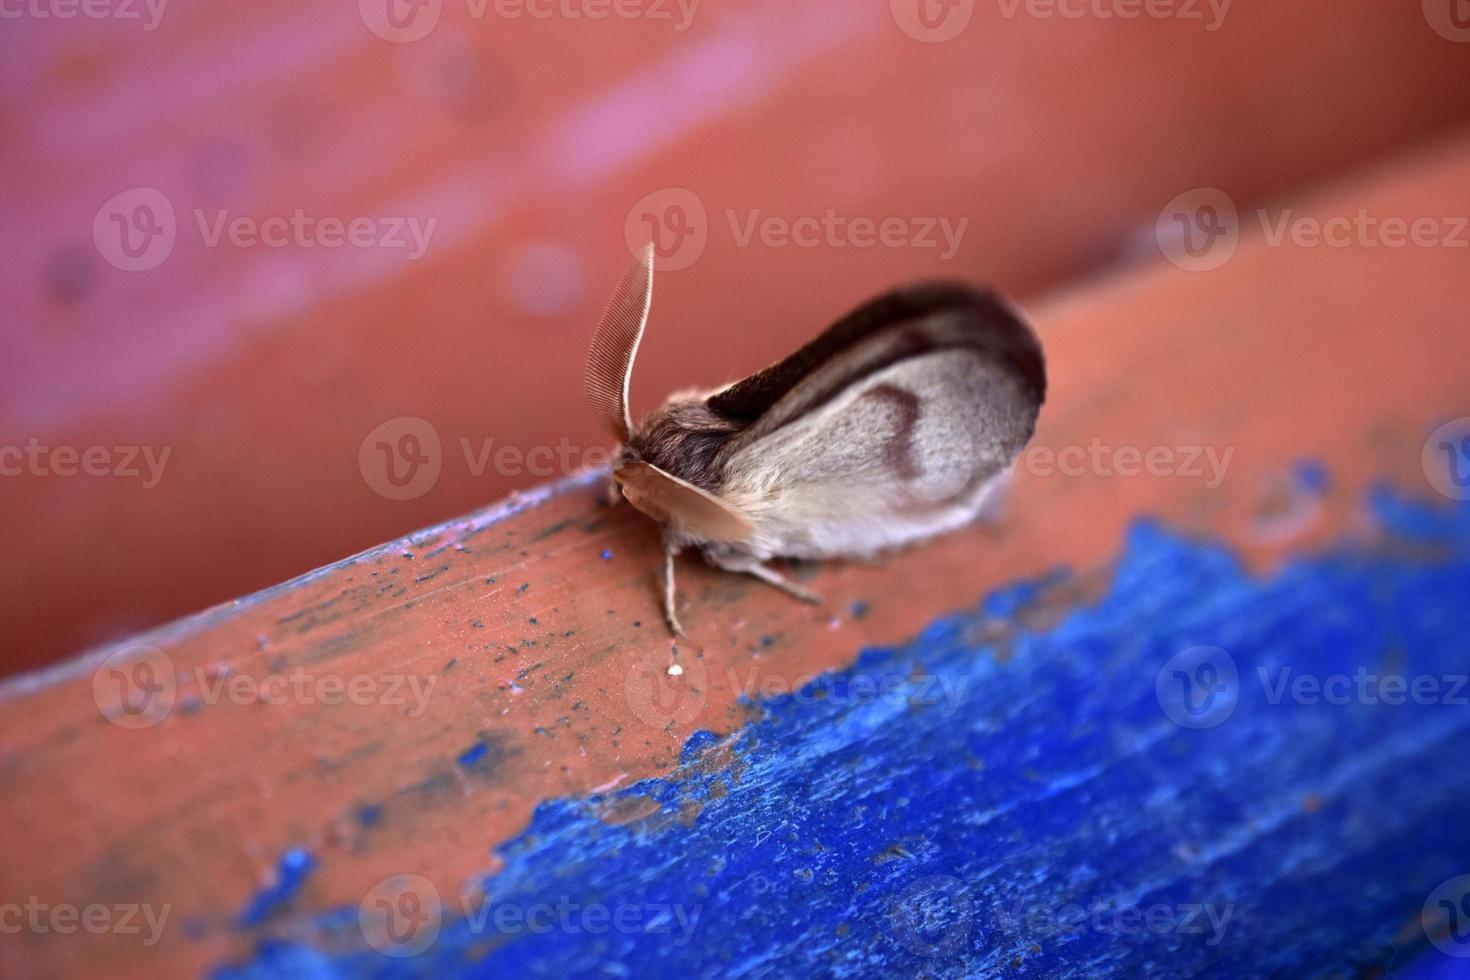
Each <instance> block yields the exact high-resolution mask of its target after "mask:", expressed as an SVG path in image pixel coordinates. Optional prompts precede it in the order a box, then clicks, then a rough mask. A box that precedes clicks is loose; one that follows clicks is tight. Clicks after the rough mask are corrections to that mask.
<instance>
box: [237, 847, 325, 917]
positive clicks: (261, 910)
mask: <svg viewBox="0 0 1470 980" xmlns="http://www.w3.org/2000/svg"><path fill="white" fill-rule="evenodd" d="M315 867H316V859H315V858H313V857H312V856H311V853H310V852H309V851H307V850H305V849H304V848H300V847H293V848H292V849H291V850H289V851H287V852H286V853H285V854H282V855H281V862H280V864H279V865H278V866H277V868H276V880H275V881H273V882H272V883H271V884H269V885H266V886H265V887H264V888H262V889H260V891H258V892H256V893H255V896H254V897H253V898H251V899H250V904H249V905H247V906H246V907H245V911H244V912H242V913H241V914H240V925H242V926H247V927H249V926H258V925H260V924H261V923H263V922H265V921H266V920H267V919H269V918H270V917H271V916H273V915H275V914H276V913H277V912H278V911H280V909H281V908H282V907H283V906H285V905H287V904H289V903H290V902H291V900H292V899H294V898H295V897H296V895H297V894H298V893H299V892H300V891H301V886H302V885H304V884H306V879H307V877H308V876H309V875H310V874H311V872H312V869H314V868H315Z"/></svg>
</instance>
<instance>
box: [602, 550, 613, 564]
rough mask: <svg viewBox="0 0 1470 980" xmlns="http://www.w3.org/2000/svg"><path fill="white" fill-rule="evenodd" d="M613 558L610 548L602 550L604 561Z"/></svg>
mask: <svg viewBox="0 0 1470 980" xmlns="http://www.w3.org/2000/svg"><path fill="white" fill-rule="evenodd" d="M611 557H612V550H611V549H609V548H603V549H602V560H603V561H607V560H608V559H609V558H611Z"/></svg>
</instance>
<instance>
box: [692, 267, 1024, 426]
mask: <svg viewBox="0 0 1470 980" xmlns="http://www.w3.org/2000/svg"><path fill="white" fill-rule="evenodd" d="M943 314H948V315H949V316H951V317H953V318H954V321H955V322H958V323H963V324H966V325H968V326H970V327H971V328H972V329H971V330H968V331H966V342H965V346H971V347H974V348H975V349H977V350H980V351H982V352H984V353H986V354H989V355H990V356H992V357H994V358H996V359H997V360H998V361H1000V362H1002V363H1004V364H1006V365H1008V366H1009V367H1010V368H1011V369H1012V370H1013V371H1014V372H1015V373H1016V375H1017V376H1018V377H1020V378H1021V379H1022V381H1023V382H1024V383H1025V384H1026V386H1027V388H1028V389H1029V390H1030V392H1031V394H1032V395H1033V396H1034V398H1035V400H1036V404H1037V405H1038V406H1039V405H1040V404H1041V403H1042V402H1043V401H1044V400H1045V398H1046V364H1045V361H1044V359H1043V358H1042V353H1041V345H1040V344H1039V343H1038V342H1037V339H1036V335H1035V334H1034V333H1032V332H1031V328H1030V327H1028V326H1027V325H1026V324H1025V323H1024V322H1023V321H1022V320H1021V319H1020V318H1019V317H1018V316H1016V314H1015V313H1013V312H1012V311H1011V310H1010V308H1009V307H1007V306H1006V305H1005V304H1004V303H1003V302H1001V301H1000V300H999V299H997V298H996V297H995V296H993V295H991V294H990V293H983V292H980V291H978V290H975V289H972V288H971V287H969V286H965V285H961V284H958V283H929V284H925V285H919V286H913V287H909V288H907V289H899V290H895V291H893V292H891V293H888V294H886V295H884V296H880V297H879V298H877V299H875V300H873V301H872V302H869V303H866V304H864V305H863V306H861V307H859V308H858V309H856V310H854V311H853V312H852V313H850V314H848V315H847V316H845V317H843V318H842V319H841V320H839V321H838V322H837V323H835V324H833V325H832V326H831V327H829V328H828V329H827V330H826V331H824V332H823V333H822V334H821V335H820V336H819V337H817V338H816V339H815V340H813V341H811V342H810V343H809V344H807V345H806V346H804V347H802V348H801V349H800V350H798V351H796V353H794V354H792V355H790V356H789V357H787V358H785V359H784V360H782V361H779V362H777V363H776V364H773V365H771V366H770V367H768V368H766V369H764V370H762V371H758V372H756V373H755V374H753V375H751V376H750V377H748V378H746V379H745V380H743V381H739V382H736V383H735V384H733V385H731V386H730V387H729V388H726V389H725V390H724V391H721V392H719V393H718V394H715V395H713V396H711V398H710V399H709V401H708V404H709V407H710V409H711V410H712V411H713V412H715V413H716V414H717V415H720V416H722V417H723V418H727V419H730V420H731V421H734V422H741V423H746V424H748V423H751V422H754V421H755V420H756V419H758V418H760V417H761V415H763V414H764V413H765V412H766V411H767V410H768V409H770V407H771V406H772V405H774V404H775V403H776V402H777V401H778V400H780V398H781V397H782V396H784V395H785V394H786V393H787V392H789V391H791V389H792V388H794V387H796V385H797V384H798V383H799V382H800V381H801V380H802V379H803V378H805V377H806V376H807V375H809V374H810V373H811V372H812V371H813V370H814V369H816V368H817V367H819V366H820V365H822V364H824V363H826V362H827V361H829V360H831V359H832V358H834V357H837V356H839V355H841V354H842V353H843V352H844V351H846V350H848V349H849V348H852V347H853V346H855V345H857V344H858V343H861V342H862V341H864V340H866V339H868V338H869V337H872V336H874V335H875V334H878V333H881V332H883V331H885V330H902V327H903V325H904V324H906V323H913V324H917V323H918V322H920V321H922V320H925V319H928V318H930V317H933V316H937V315H943ZM940 346H950V345H948V344H946V345H939V344H936V343H934V342H933V340H932V339H931V338H929V337H928V336H926V335H925V334H924V332H923V331H922V330H919V329H915V330H913V331H908V332H902V333H898V334H896V335H895V338H894V343H893V344H892V345H891V347H889V348H888V349H886V350H885V351H884V353H883V356H882V358H881V359H880V360H878V361H875V362H873V363H869V364H863V365H854V369H855V375H854V377H850V378H849V379H848V381H852V380H855V379H856V377H859V376H863V375H867V374H870V373H872V372H873V371H875V370H880V369H881V368H884V367H887V366H888V365H889V364H893V363H896V362H897V361H900V360H903V359H905V358H908V357H912V356H914V355H916V354H922V353H926V352H928V351H930V350H935V349H938V348H939V347H940Z"/></svg>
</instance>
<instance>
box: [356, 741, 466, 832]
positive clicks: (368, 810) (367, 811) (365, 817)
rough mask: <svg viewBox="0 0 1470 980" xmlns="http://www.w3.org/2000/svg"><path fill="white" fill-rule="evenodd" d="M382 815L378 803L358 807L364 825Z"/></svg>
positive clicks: (360, 821) (373, 823) (375, 823)
mask: <svg viewBox="0 0 1470 980" xmlns="http://www.w3.org/2000/svg"><path fill="white" fill-rule="evenodd" d="M482 748H483V746H482ZM382 816H383V808H382V807H381V806H378V805H377V804H376V803H364V804H363V805H362V806H360V807H358V808H357V822H358V823H359V824H360V825H362V826H364V827H373V826H376V825H377V822H378V821H379V820H380V819H382Z"/></svg>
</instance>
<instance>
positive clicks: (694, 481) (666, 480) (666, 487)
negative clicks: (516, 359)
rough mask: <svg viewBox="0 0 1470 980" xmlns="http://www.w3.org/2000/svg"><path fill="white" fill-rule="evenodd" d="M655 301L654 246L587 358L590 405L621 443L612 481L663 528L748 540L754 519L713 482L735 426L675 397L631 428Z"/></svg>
mask: <svg viewBox="0 0 1470 980" xmlns="http://www.w3.org/2000/svg"><path fill="white" fill-rule="evenodd" d="M652 303H653V245H652V243H650V244H649V245H648V246H647V247H645V248H644V249H643V250H642V251H641V252H640V253H639V254H638V257H637V258H636V259H635V260H634V262H633V264H632V265H631V266H629V268H628V271H627V272H625V273H624V274H623V278H622V281H620V282H619V283H618V287H617V289H616V290H615V291H614V292H613V296H612V299H611V300H610V301H609V302H608V305H607V310H606V311H605V312H604V313H603V315H602V322H601V323H600V324H599V325H598V328H597V335H596V336H595V337H594V338H593V340H592V349H591V350H590V351H589V352H588V354H587V373H586V376H585V378H584V390H585V393H586V395H587V404H588V406H589V407H590V408H591V409H592V414H593V416H594V417H595V418H596V419H597V421H598V422H599V423H600V424H601V425H602V427H603V428H604V429H605V430H606V431H607V432H608V434H609V435H611V436H612V437H613V438H615V439H616V440H617V441H618V443H619V448H618V451H617V455H616V456H615V457H614V458H613V477H614V479H616V480H617V482H618V486H619V487H620V488H621V490H622V492H623V496H624V497H626V498H627V499H628V501H629V503H631V504H632V505H633V506H634V507H636V508H638V509H639V510H640V511H642V512H643V513H645V514H647V515H648V516H649V517H652V518H653V519H654V520H656V521H658V522H659V523H660V524H665V525H670V526H672V527H673V528H675V529H676V530H678V531H681V532H682V533H685V534H686V535H688V536H690V537H692V538H697V539H700V540H706V541H736V540H744V539H745V538H747V537H748V536H749V534H750V531H751V528H750V524H749V522H748V521H746V520H745V519H744V518H743V517H741V516H740V515H738V514H735V513H733V512H732V511H731V510H730V509H729V508H728V507H726V506H725V505H724V504H723V503H722V502H721V501H719V500H718V498H717V497H716V496H715V495H714V494H713V493H712V492H711V489H712V488H711V486H710V481H709V472H710V466H711V464H712V462H713V458H714V454H715V452H717V451H718V449H719V447H720V446H721V445H723V443H724V441H725V440H726V439H728V438H729V436H730V434H731V433H733V431H734V424H733V423H730V422H728V421H726V420H724V419H720V418H717V417H716V416H715V415H714V413H713V412H711V411H710V409H709V407H708V405H707V404H706V403H705V402H704V400H703V399H701V398H692V397H678V398H674V399H671V400H670V401H669V402H668V403H667V404H666V405H664V406H663V407H662V408H660V409H659V410H658V411H656V412H653V413H652V414H650V415H649V416H648V417H647V418H645V419H644V420H643V423H642V424H641V425H640V426H638V427H637V428H636V429H635V428H634V427H633V416H632V414H631V413H630V412H629V410H628V385H629V382H630V381H631V379H632V376H633V362H634V360H635V359H636V357H637V355H638V344H639V342H640V341H642V339H643V329H644V327H645V326H647V324H648V310H649V307H650V306H651V305H652Z"/></svg>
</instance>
